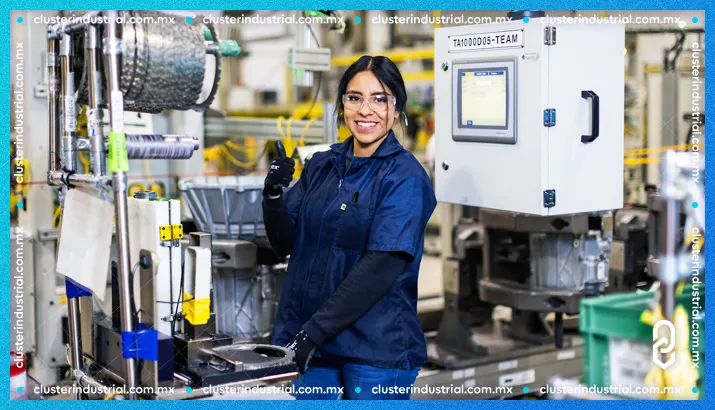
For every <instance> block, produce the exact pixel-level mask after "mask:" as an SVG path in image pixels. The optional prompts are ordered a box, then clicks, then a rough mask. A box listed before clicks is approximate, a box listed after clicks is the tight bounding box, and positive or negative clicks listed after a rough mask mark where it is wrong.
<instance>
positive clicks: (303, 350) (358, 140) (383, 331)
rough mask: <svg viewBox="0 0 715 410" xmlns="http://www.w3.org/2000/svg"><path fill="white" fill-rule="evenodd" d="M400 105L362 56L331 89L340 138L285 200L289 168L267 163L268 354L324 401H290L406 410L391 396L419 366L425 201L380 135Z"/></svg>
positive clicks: (281, 161) (423, 180)
mask: <svg viewBox="0 0 715 410" xmlns="http://www.w3.org/2000/svg"><path fill="white" fill-rule="evenodd" d="M406 100H407V93H406V91H405V84H404V81H403V80H402V76H401V75H400V71H399V70H398V68H397V66H395V64H394V63H393V62H392V61H390V60H389V59H388V58H386V57H370V56H364V57H362V58H360V59H359V60H358V61H357V62H355V63H354V64H353V65H352V66H350V67H349V68H348V69H347V71H346V72H345V74H344V75H343V77H342V79H341V81H340V85H339V88H338V100H337V106H338V110H339V116H342V119H343V121H344V123H345V124H346V126H347V127H348V129H349V130H350V131H351V133H352V136H351V137H350V138H348V139H347V140H346V141H345V142H343V143H340V144H334V145H332V146H331V149H330V151H326V152H319V153H316V154H314V155H313V157H312V159H311V160H310V161H309V163H308V164H307V165H306V167H305V168H304V170H303V173H302V175H301V177H300V180H299V181H298V182H297V183H296V184H295V185H294V186H293V187H292V188H291V189H290V190H288V191H287V192H286V193H285V194H283V192H282V191H283V190H282V189H281V185H282V186H285V187H287V186H288V184H289V183H290V182H291V180H292V178H293V172H294V163H293V160H292V159H289V158H277V159H275V160H274V161H273V162H272V163H271V169H270V171H269V174H268V176H267V177H266V181H265V189H264V200H263V212H264V214H263V215H264V221H265V225H266V231H267V235H268V239H269V240H270V242H271V245H272V247H273V248H274V250H275V251H276V252H277V253H278V254H279V255H281V256H285V255H291V257H290V263H289V265H288V273H287V278H286V283H285V285H284V290H283V294H282V296H281V300H280V304H279V307H278V314H277V318H276V322H275V327H274V333H273V334H274V340H273V342H274V344H277V345H286V346H287V347H288V348H290V349H292V350H293V351H294V352H295V361H296V363H297V364H298V367H299V369H300V372H301V373H302V376H301V377H300V380H299V381H298V382H296V383H295V385H294V386H295V387H296V388H297V387H311V388H315V387H323V388H324V390H323V391H324V392H326V394H315V393H312V394H303V393H301V392H300V391H297V392H296V397H297V398H298V399H337V398H340V396H341V395H340V394H338V393H336V392H333V393H332V394H330V392H328V389H327V388H328V387H331V388H333V389H335V388H343V394H342V398H346V399H363V398H365V399H367V398H373V399H408V398H409V393H404V392H403V393H402V394H395V391H394V390H395V389H394V387H395V386H396V387H409V386H410V385H412V383H413V382H414V380H415V378H416V376H417V372H418V370H419V366H420V365H422V364H423V363H424V362H425V361H426V348H425V340H424V333H423V332H422V328H421V327H420V324H419V321H418V320H417V275H418V271H419V266H420V260H421V258H422V251H423V245H424V230H425V226H426V225H427V221H428V220H429V218H430V216H431V215H432V212H433V211H434V208H435V206H436V199H435V196H434V191H433V190H432V184H431V183H430V180H429V177H428V176H427V174H426V173H425V171H424V169H423V168H422V166H421V165H420V163H419V162H418V161H417V160H416V159H415V157H414V156H413V155H412V154H411V153H410V152H409V151H407V150H405V149H404V148H403V147H402V146H401V145H400V143H399V142H398V141H397V139H396V138H395V135H394V133H393V132H392V130H391V129H392V127H393V125H395V124H397V123H399V119H400V116H401V115H402V116H404V115H405V114H404V109H405V103H406ZM405 118H406V117H405ZM313 356H315V357H313ZM377 386H380V388H377ZM388 388H392V389H390V391H386V389H388ZM403 390H404V389H403ZM397 393H399V391H398V392H397Z"/></svg>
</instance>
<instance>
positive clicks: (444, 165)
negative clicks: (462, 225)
mask: <svg viewBox="0 0 715 410" xmlns="http://www.w3.org/2000/svg"><path fill="white" fill-rule="evenodd" d="M442 169H444V170H445V171H446V170H448V169H449V162H447V161H444V162H443V163H442Z"/></svg>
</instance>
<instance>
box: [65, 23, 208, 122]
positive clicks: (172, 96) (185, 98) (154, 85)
mask: <svg viewBox="0 0 715 410" xmlns="http://www.w3.org/2000/svg"><path fill="white" fill-rule="evenodd" d="M120 15H121V16H122V17H123V18H124V21H125V22H126V23H124V24H121V25H120V27H119V30H118V31H119V39H120V49H121V56H120V70H119V79H120V88H121V91H122V93H123V94H124V109H125V110H126V111H134V112H142V113H149V114H155V113H159V112H161V111H163V110H179V111H185V110H189V109H193V110H196V111H203V110H205V109H206V108H208V107H209V106H210V105H211V102H212V101H213V98H214V97H215V94H216V92H217V91H218V82H219V80H220V77H221V66H220V61H221V58H220V52H219V53H218V54H219V55H217V56H216V61H217V64H216V70H215V74H214V80H213V82H214V85H213V87H212V91H211V93H209V95H208V96H207V97H206V98H205V99H204V100H203V101H201V102H199V103H197V101H198V100H199V98H200V97H201V94H202V93H201V92H202V89H203V84H204V76H205V74H206V73H205V71H206V58H207V57H206V44H205V41H204V34H203V32H204V27H206V26H205V25H204V24H203V23H201V20H200V19H194V20H193V22H192V23H191V24H186V22H185V21H184V20H183V19H179V20H178V21H177V22H175V23H162V24H157V23H154V24H145V23H142V21H154V22H156V21H162V20H168V19H166V17H167V16H169V15H168V14H166V13H161V12H155V11H123V12H121V14H120ZM130 21H137V22H136V23H133V22H132V23H130ZM101 28H102V26H101V25H100V26H98V29H99V30H98V37H99V38H102V33H101ZM210 30H211V31H212V34H213V36H214V38H217V37H216V33H215V31H214V30H213V28H212V27H211V28H210ZM83 37H84V33H82V39H83ZM73 40H74V44H77V46H76V47H74V49H73V54H74V58H75V65H74V66H75V70H76V73H75V78H76V79H77V84H76V90H77V95H76V97H77V102H78V103H79V104H81V105H87V104H89V85H88V82H89V81H90V79H91V76H90V75H89V71H90V68H89V61H88V59H87V50H86V49H85V48H84V47H85V41H78V40H80V39H73ZM98 57H99V58H98V60H99V61H98V70H99V71H100V83H101V84H100V86H101V87H102V89H103V91H104V93H103V94H104V95H102V96H101V104H100V105H101V106H102V107H107V98H108V96H107V92H106V90H107V86H106V73H105V70H104V53H103V52H102V50H101V49H100V50H98Z"/></svg>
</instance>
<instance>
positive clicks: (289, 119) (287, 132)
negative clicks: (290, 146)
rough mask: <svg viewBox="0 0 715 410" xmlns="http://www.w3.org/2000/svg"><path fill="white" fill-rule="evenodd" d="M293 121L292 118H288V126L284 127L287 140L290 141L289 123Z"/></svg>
mask: <svg viewBox="0 0 715 410" xmlns="http://www.w3.org/2000/svg"><path fill="white" fill-rule="evenodd" d="M292 122H293V118H292V117H291V118H288V126H287V127H286V134H287V135H288V137H287V138H288V141H290V124H291V123H292Z"/></svg>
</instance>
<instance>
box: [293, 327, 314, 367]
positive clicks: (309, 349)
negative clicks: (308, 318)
mask: <svg viewBox="0 0 715 410" xmlns="http://www.w3.org/2000/svg"><path fill="white" fill-rule="evenodd" d="M316 347H317V345H316V344H315V343H313V341H312V340H310V337H308V334H307V333H305V331H304V330H301V331H300V332H299V333H298V334H297V335H295V337H294V338H293V340H291V341H290V343H288V345H287V346H286V348H288V349H290V350H292V351H293V352H295V357H294V358H293V361H294V362H295V364H297V365H298V370H300V373H301V374H305V372H306V371H308V363H309V362H310V359H311V358H312V357H313V353H315V348H316Z"/></svg>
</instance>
